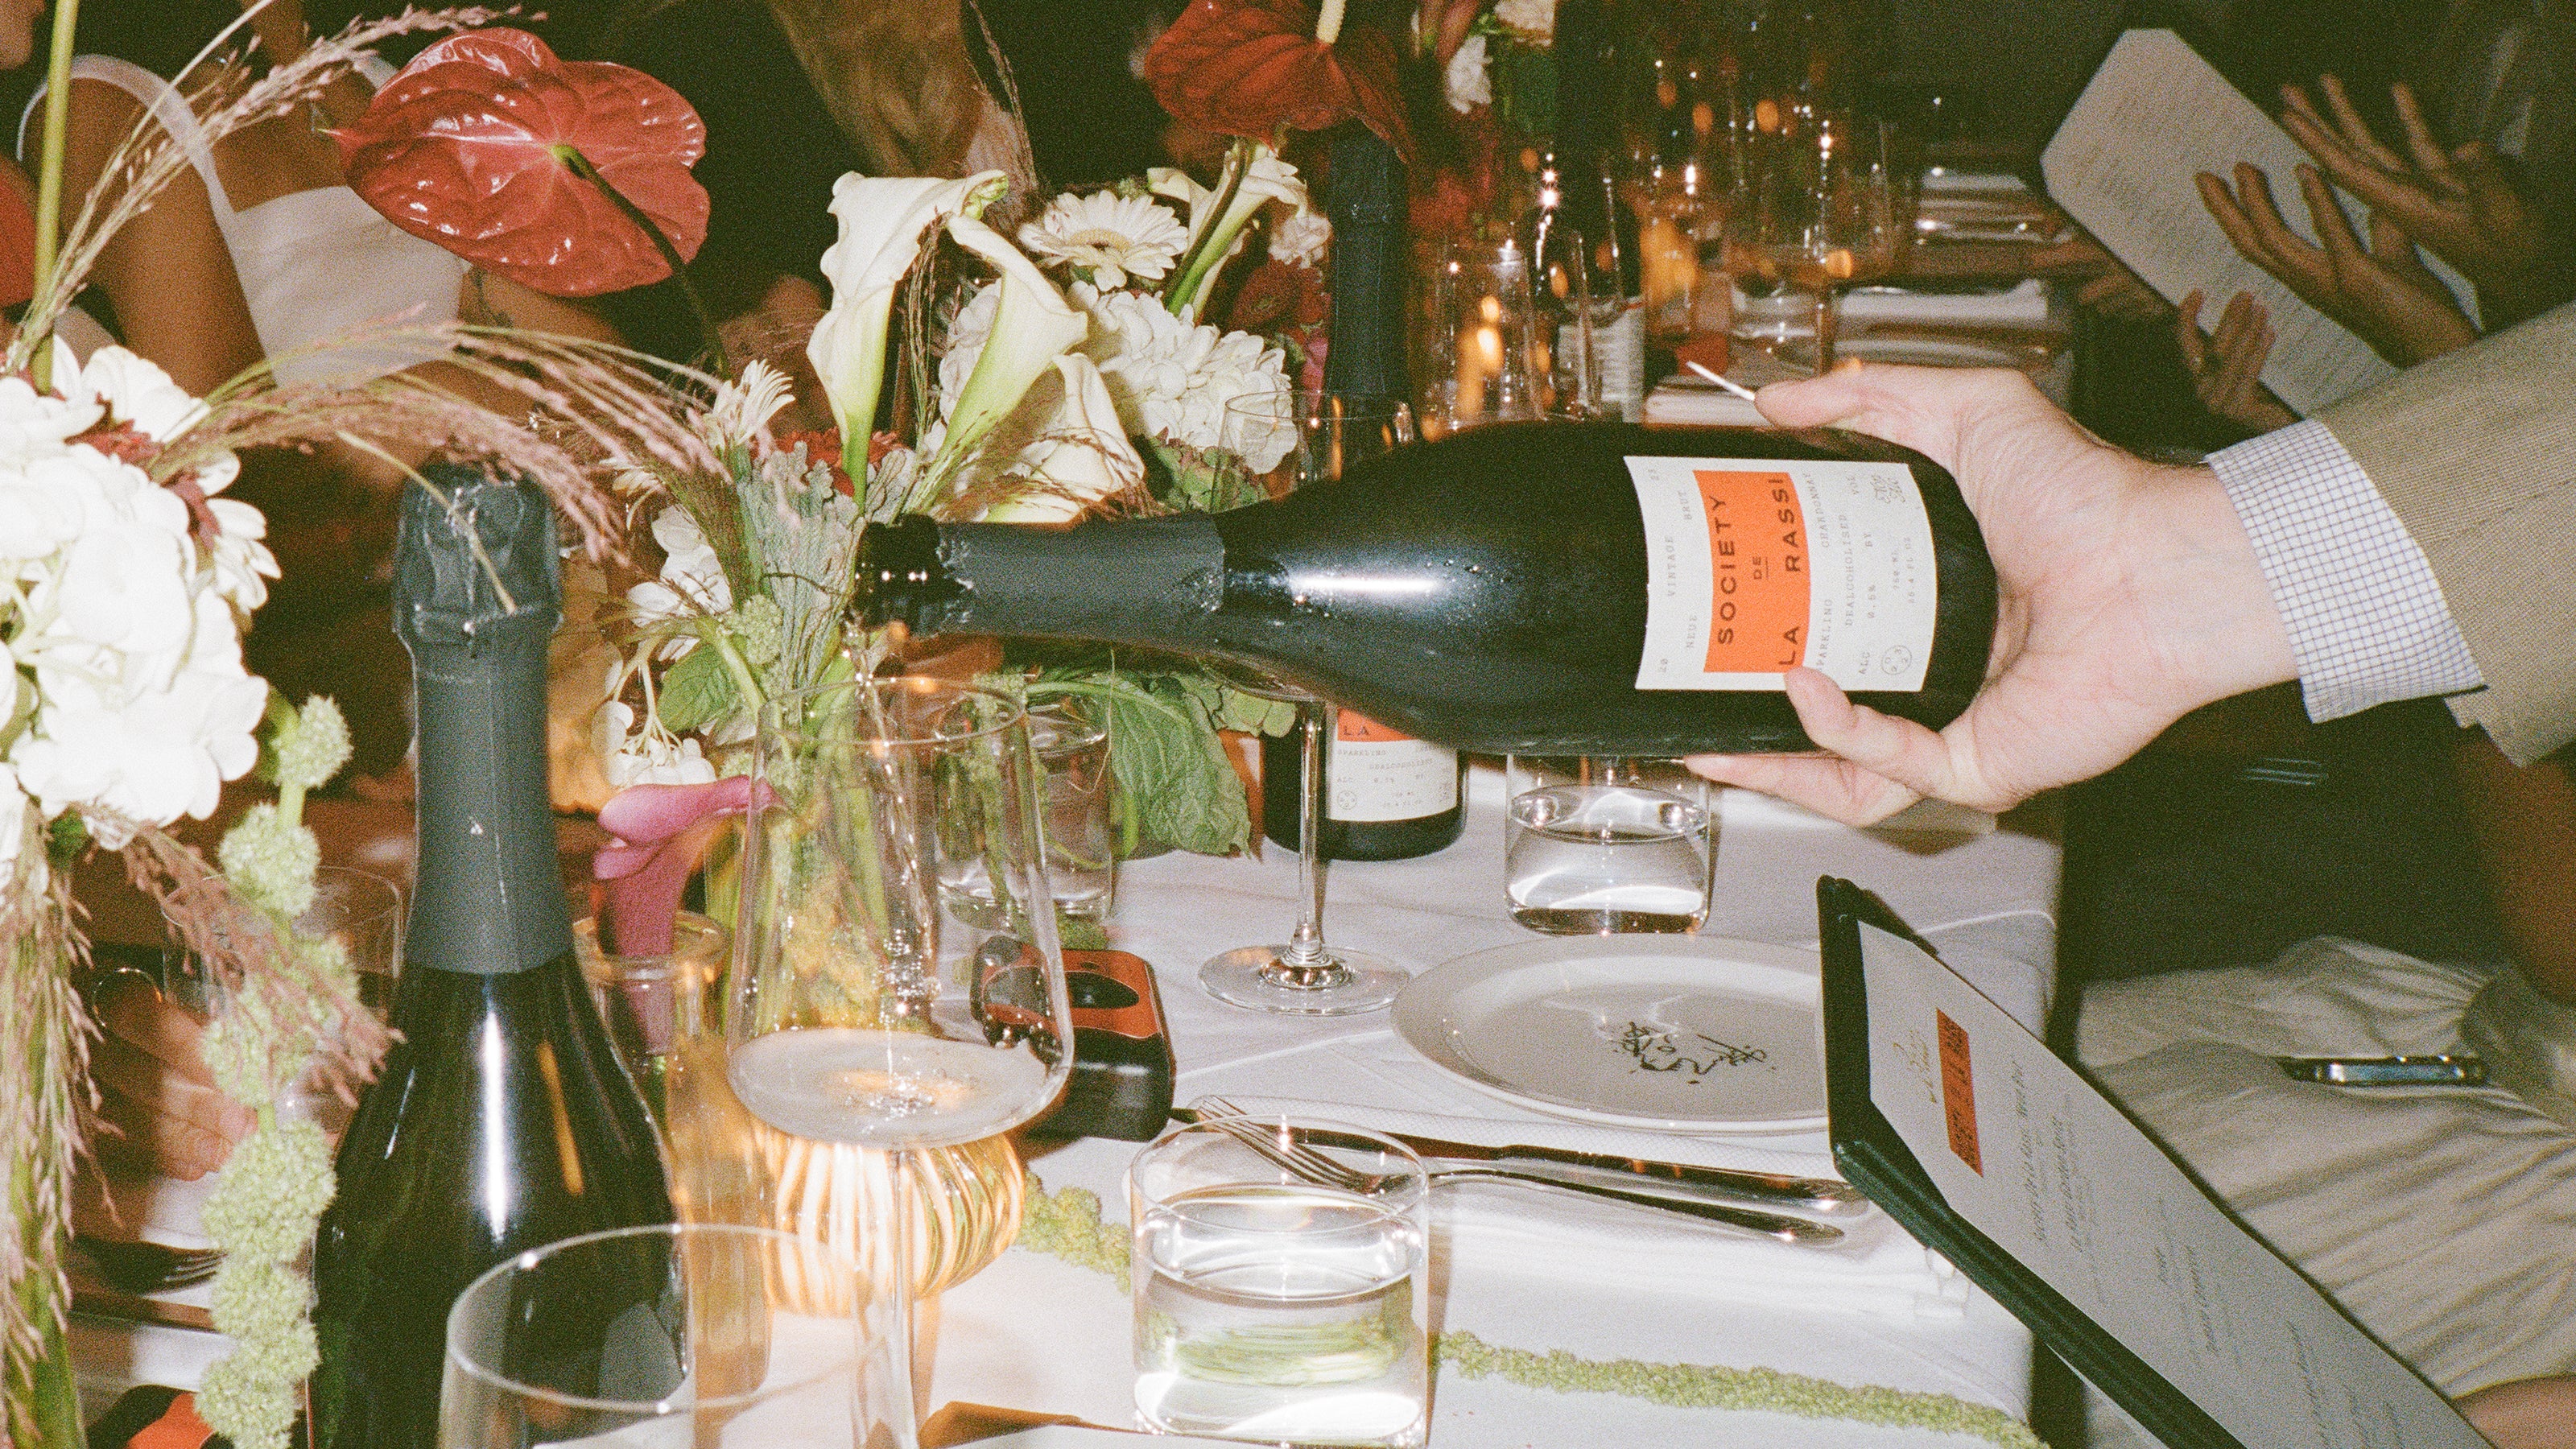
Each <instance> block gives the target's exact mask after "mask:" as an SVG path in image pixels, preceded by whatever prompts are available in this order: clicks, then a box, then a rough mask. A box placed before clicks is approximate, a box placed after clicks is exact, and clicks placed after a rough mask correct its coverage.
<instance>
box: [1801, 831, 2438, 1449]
mask: <svg viewBox="0 0 2576 1449" xmlns="http://www.w3.org/2000/svg"><path fill="white" fill-rule="evenodd" d="M1818 900H1819V905H1820V908H1821V911H1822V914H1823V917H1824V997H1825V1053H1826V1091H1827V1099H1828V1106H1829V1110H1830V1113H1831V1117H1832V1134H1833V1144H1834V1154H1835V1157H1836V1158H1837V1160H1838V1161H1840V1162H1841V1164H1842V1167H1843V1170H1844V1172H1845V1174H1846V1175H1847V1176H1849V1177H1850V1178H1851V1180H1852V1182H1853V1183H1854V1184H1855V1185H1857V1186H1859V1187H1860V1188H1861V1189H1862V1190H1863V1191H1865V1192H1867V1193H1869V1195H1870V1196H1871V1197H1872V1198H1873V1199H1875V1200H1876V1201H1877V1202H1878V1203H1879V1205H1880V1206H1882V1207H1884V1208H1886V1209H1887V1210H1888V1211H1889V1212H1890V1213H1891V1214H1892V1215H1893V1216H1895V1217H1896V1219H1897V1220H1898V1221H1899V1222H1902V1223H1903V1224H1904V1225H1905V1226H1906V1227H1907V1228H1908V1229H1909V1230H1910V1231H1912V1232H1913V1233H1914V1235H1915V1236H1916V1237H1918V1238H1920V1239H1922V1240H1923V1242H1925V1243H1926V1244H1927V1245H1929V1246H1931V1247H1932V1248H1934V1249H1935V1250H1937V1251H1940V1252H1942V1253H1945V1254H1947V1255H1948V1256H1949V1257H1950V1258H1951V1260H1952V1261H1953V1262H1954V1263H1956V1264H1957V1265H1958V1266H1959V1268H1960V1269H1961V1271H1963V1272H1965V1273H1967V1274H1968V1275H1969V1276H1970V1277H1971V1278H1973V1279H1975V1280H1976V1281H1977V1283H1978V1284H1979V1285H1980V1286H1982V1287H1983V1288H1985V1289H1986V1291H1988V1292H1989V1293H1992V1294H1993V1295H1994V1296H1995V1298H1996V1299H1997V1300H1998V1301H2000V1302H2002V1303H2003V1304H2004V1306H2005V1307H2007V1308H2009V1309H2011V1310H2012V1311H2013V1312H2014V1313H2015V1314H2016V1315H2018V1316H2019V1317H2020V1318H2021V1319H2022V1320H2023V1321H2024V1322H2025V1323H2027V1324H2028V1325H2029V1326H2030V1328H2031V1330H2032V1332H2034V1333H2036V1334H2037V1335H2039V1337H2040V1338H2041V1339H2042V1340H2043V1341H2045V1342H2047V1343H2048V1344H2049V1346H2050V1347H2051V1348H2053V1349H2055V1350H2056V1351H2057V1353H2058V1354H2059V1356H2060V1357H2062V1358H2064V1359H2065V1360H2066V1361H2067V1362H2068V1363H2069V1364H2070V1365H2072V1366H2073V1367H2074V1368H2075V1369H2076V1370H2077V1371H2078V1372H2081V1373H2082V1374H2084V1376H2085V1377H2086V1378H2088V1379H2091V1380H2092V1381H2093V1383H2094V1384H2095V1385H2096V1386H2097V1387H2099V1388H2100V1389H2101V1390H2102V1391H2103V1392H2104V1393H2106V1394H2108V1395H2109V1396H2110V1397H2111V1398H2113V1399H2114V1400H2116V1401H2117V1402H2118V1403H2119V1404H2120V1405H2121V1407H2122V1408H2124V1409H2126V1410H2127V1411H2128V1412H2129V1414H2130V1416H2131V1417H2132V1418H2134V1419H2135V1420H2137V1422H2138V1423H2139V1424H2140V1425H2141V1426H2142V1427H2144V1428H2145V1429H2147V1430H2148V1432H2150V1433H2152V1434H2154V1435H2155V1436H2156V1437H2157V1438H2159V1439H2160V1440H2162V1441H2163V1442H2164V1443H2165V1444H2167V1445H2169V1446H2173V1449H2198V1446H2204V1445H2206V1446H2245V1449H2309V1446H2313V1449H2357V1446H2370V1449H2434V1446H2439V1449H2486V1440H2485V1439H2484V1438H2482V1437H2480V1436H2479V1434H2478V1433H2477V1431H2476V1430H2474V1429H2472V1428H2471V1427H2469V1424H2468V1421H2466V1420H2465V1419H2462V1418H2461V1417H2460V1416H2459V1414H2458V1413H2457V1412H2456V1411H2455V1410H2453V1409H2452V1408H2451V1407H2450V1405H2449V1404H2448V1403H2447V1402H2446V1401H2444V1399H2443V1398H2442V1396H2441V1395H2440V1394H2439V1393H2437V1392H2435V1390H2434V1389H2433V1387H2432V1386H2431V1385H2430V1384H2428V1383H2426V1382H2425V1381H2424V1380H2423V1379H2422V1378H2421V1377H2420V1376H2418V1375H2417V1374H2416V1373H2415V1372H2414V1371H2413V1370H2412V1369H2410V1368H2408V1367H2407V1366H2406V1365H2405V1364H2404V1363H2402V1362H2400V1361H2399V1360H2398V1359H2397V1358H2396V1357H2395V1356H2394V1355H2392V1354H2390V1353H2389V1352H2388V1350H2387V1349H2385V1348H2383V1347H2381V1346H2380V1345H2379V1343H2378V1342H2377V1341H2375V1340H2374V1339H2372V1338H2371V1337H2370V1335H2369V1334H2368V1333H2366V1332H2364V1331H2363V1330H2362V1328H2361V1327H2360V1326H2359V1325H2357V1324H2355V1323H2354V1322H2353V1321H2352V1320H2351V1319H2350V1318H2348V1317H2346V1316H2345V1315H2344V1314H2343V1312H2342V1311H2341V1310H2340V1309H2338V1308H2337V1307H2336V1306H2335V1305H2334V1303H2333V1302H2332V1301H2331V1300H2329V1299H2328V1298H2327V1297H2326V1296H2325V1295H2324V1294H2323V1293H2321V1292H2319V1291H2318V1290H2317V1289H2316V1287H2315V1286H2314V1285H2312V1284H2310V1283H2309V1282H2308V1280H2307V1279H2305V1278H2303V1277H2301V1276H2300V1275H2299V1273H2298V1271H2297V1270H2296V1269H2295V1268H2293V1267H2292V1266H2291V1265H2290V1264H2289V1263H2288V1262H2287V1261H2285V1260H2284V1259H2282V1258H2281V1257H2280V1256H2279V1255H2278V1254H2276V1253H2274V1252H2273V1251H2272V1250H2271V1249H2270V1248H2269V1247H2267V1246H2265V1245H2264V1244H2263V1243H2262V1242H2261V1241H2260V1240H2259V1239H2257V1238H2255V1237H2254V1236H2253V1235H2252V1234H2251V1233H2249V1232H2247V1231H2246V1230H2245V1229H2244V1228H2243V1227H2242V1226H2240V1225H2239V1224H2238V1223H2237V1222H2236V1220H2235V1219H2234V1218H2232V1217H2230V1216H2229V1215H2228V1214H2227V1212H2226V1210H2225V1209H2224V1208H2222V1207H2221V1206H2220V1205H2219V1204H2218V1203H2217V1202H2216V1201H2215V1200H2214V1199H2212V1198H2211V1197H2210V1195H2209V1194H2208V1193H2207V1192H2206V1191H2205V1190H2204V1189H2203V1188H2202V1187H2201V1186H2200V1185H2199V1184H2198V1183H2197V1182H2195V1181H2194V1180H2193V1179H2192V1178H2191V1176H2190V1175H2189V1174H2187V1173H2186V1172H2185V1171H2184V1170H2183V1169H2182V1168H2181V1167H2180V1166H2179V1165H2177V1164H2176V1163H2175V1161H2174V1160H2173V1159H2172V1158H2171V1157H2169V1156H2167V1155H2166V1153H2165V1152H2164V1150H2163V1149H2162V1148H2161V1147H2159V1146H2158V1145H2157V1144H2156V1143H2155V1141H2154V1140H2153V1139H2151V1138H2149V1137H2148V1136H2147V1134H2146V1133H2145V1132H2143V1131H2141V1130H2140V1129H2139V1128H2138V1126H2137V1125H2136V1124H2135V1123H2133V1122H2131V1121H2130V1120H2129V1118H2128V1117H2127V1116H2125V1115H2123V1114H2122V1113H2121V1111H2120V1110H2119V1108H2117V1107H2116V1106H2114V1105H2112V1103H2111V1101H2110V1099H2108V1098H2107V1097H2105V1096H2103V1095H2102V1093H2101V1092H2100V1091H2099V1090H2098V1089H2097V1088H2095V1087H2094V1086H2093V1085H2092V1084H2091V1083H2090V1082H2088V1081H2086V1080H2085V1079H2084V1077H2083V1076H2082V1075H2081V1074H2079V1073H2078V1072H2077V1071H2076V1070H2075V1069H2074V1068H2072V1067H2070V1066H2068V1065H2067V1064H2066V1063H2065V1062H2063V1061H2061V1060H2060V1059H2059V1058H2058V1057H2057V1055H2056V1054H2055V1053H2053V1052H2051V1051H2050V1050H2049V1049H2048V1048H2047V1047H2046V1046H2045V1045H2044V1044H2042V1043H2041V1042H2040V1040H2039V1039H2038V1038H2037V1037H2034V1036H2032V1035H2031V1034H2030V1032H2029V1031H2028V1030H2027V1029H2026V1028H2024V1027H2023V1026H2022V1025H2021V1024H2020V1023H2018V1022H2016V1021H2014V1020H2013V1019H2012V1018H2011V1017H2009V1016H2007V1015H2005V1014H2004V1012H2003V1011H2002V1009H2001V1008H1999V1007H1997V1006H1995V1005H1994V1004H1993V1003H1992V1002H1990V1001H1988V1000H1986V999H1985V998H1984V997H1983V996H1981V995H1979V994H1978V993H1977V991H1976V990H1975V988H1973V987H1971V986H1970V985H1969V984H1968V983H1967V981H1966V980H1964V979H1963V978H1961V977H1960V976H1959V975H1957V974H1956V973H1954V972H1953V971H1951V970H1950V968H1949V967H1947V966H1945V965H1943V964H1942V963H1941V960H1940V958H1939V957H1937V956H1935V955H1933V954H1932V953H1931V952H1930V951H1928V950H1926V949H1924V948H1923V947H1922V945H1920V944H1919V943H1918V942H1917V941H1916V940H1915V939H1913V938H1912V936H1911V933H1910V932H1908V931H1906V929H1905V927H1904V925H1903V924H1902V923H1901V922H1899V921H1897V920H1896V919H1895V918H1894V917H1893V916H1892V915H1889V914H1888V913H1887V912H1886V910H1885V908H1884V907H1882V906H1880V905H1879V904H1878V903H1877V902H1876V900H1875V899H1874V898H1872V897H1870V896H1869V895H1868V894H1867V893H1866V892H1864V891H1861V890H1859V889H1858V888H1856V887H1854V886H1852V885H1850V884H1849V883H1847V882H1842V881H1834V880H1827V881H1824V882H1821V883H1820V884H1819V886H1818Z"/></svg>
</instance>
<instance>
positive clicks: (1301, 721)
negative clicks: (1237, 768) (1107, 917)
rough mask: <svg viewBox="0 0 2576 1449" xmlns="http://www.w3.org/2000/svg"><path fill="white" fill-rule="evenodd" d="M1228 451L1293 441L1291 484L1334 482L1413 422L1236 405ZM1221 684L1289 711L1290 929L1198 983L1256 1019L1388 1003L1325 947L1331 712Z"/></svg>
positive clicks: (1373, 983)
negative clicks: (1293, 742) (1294, 764)
mask: <svg viewBox="0 0 2576 1449" xmlns="http://www.w3.org/2000/svg"><path fill="white" fill-rule="evenodd" d="M1226 435H1227V443H1228V445H1229V451H1232V452H1234V453H1235V454H1236V456H1238V457H1244V456H1250V457H1252V458H1254V459H1255V460H1256V461H1257V460H1258V459H1260V458H1263V457H1268V456H1274V455H1275V452H1274V450H1275V447H1276V443H1277V440H1278V439H1280V438H1282V437H1294V438H1295V440H1296V442H1295V445H1294V447H1293V448H1292V449H1291V450H1290V452H1289V453H1288V455H1287V461H1288V463H1290V464H1292V465H1293V466H1294V468H1295V472H1296V481H1297V482H1298V483H1299V484H1301V485H1302V484H1306V483H1314V482H1321V481H1329V480H1333V479H1338V478H1339V477H1340V476H1341V475H1342V472H1343V470H1344V469H1346V468H1350V467H1354V466H1357V465H1358V464H1361V463H1364V462H1366V461H1368V460H1369V459H1371V458H1374V457H1377V456H1378V455H1379V454H1382V453H1384V452H1386V451H1387V450H1389V449H1391V448H1394V447H1397V446H1400V445H1402V444H1405V443H1409V442H1411V441H1413V415H1412V412H1411V410H1410V409H1408V408H1407V407H1406V406H1405V405H1404V404H1403V403H1401V402H1392V401H1388V402H1368V401H1361V400H1354V399H1347V398H1331V397H1328V398H1323V399H1319V400H1318V401H1317V402H1316V403H1315V404H1314V405H1312V406H1311V407H1307V408H1304V409H1300V408H1299V407H1297V405H1296V403H1295V400H1294V399H1292V398H1290V397H1287V396H1285V395H1273V394H1262V395H1257V396H1254V397H1250V398H1238V399H1236V400H1235V401H1234V402H1232V403H1229V404H1227V406H1226ZM1217 667H1218V669H1219V671H1220V672H1221V673H1223V674H1224V675H1225V676H1226V681H1227V683H1228V684H1230V685H1232V686H1233V687H1234V688H1236V689H1240V690H1242V691H1244V692H1245V693H1247V694H1255V695H1259V696H1260V697H1262V698H1264V699H1275V700H1281V701H1284V702H1286V703H1289V704H1293V705H1295V706H1296V707H1297V732H1298V763H1299V770H1298V790H1297V925H1296V928H1295V929H1294V930H1293V931H1291V932H1290V933H1289V936H1288V939H1287V940H1286V941H1285V942H1282V943H1280V944H1277V945H1269V946H1240V947H1237V948H1235V949H1234V950H1231V951H1226V952H1222V953H1220V954H1218V955H1216V956H1213V957H1210V958H1209V959H1208V962H1207V964H1205V965H1204V966H1201V967H1200V968H1199V984H1201V985H1202V986H1205V987H1206V988H1207V989H1208V994H1209V995H1211V996H1214V997H1215V998H1217V999H1218V1000H1219V1001H1224V1002H1229V1003H1231V1004H1233V1005H1236V1006H1243V1007H1250V1008H1251V1009H1253V1010H1255V1011H1278V1012H1289V1013H1294V1014H1298V1015H1304V1016H1348V1015H1353V1014H1355V1013H1358V1012H1363V1011H1375V1010H1378V1009H1379V1008H1381V1007H1383V1006H1385V1005H1387V1004H1388V1003H1389V1002H1392V1001H1393V1000H1395V993H1396V992H1397V991H1398V990H1400V989H1401V988H1402V987H1403V985H1404V983H1405V981H1406V980H1407V979H1408V977H1407V975H1406V973H1405V971H1404V970H1403V968H1401V967H1399V966H1397V965H1395V964H1394V963H1393V962H1391V961H1387V960H1385V959H1384V958H1382V957H1378V956H1374V955H1369V954H1367V953H1364V952H1359V951H1353V950H1350V949H1348V948H1346V947H1339V946H1328V945H1326V944H1325V943H1324V868H1323V856H1322V849H1321V838H1322V836H1323V826H1324V821H1323V813H1324V812H1323V788H1324V787H1323V779H1324V739H1325V737H1326V732H1327V731H1330V730H1331V729H1333V727H1334V722H1335V717H1336V711H1335V709H1334V707H1333V705H1332V704H1331V703H1330V702H1329V701H1326V700H1322V699H1318V698H1316V697H1315V696H1314V695H1313V694H1310V693H1308V692H1307V691H1305V690H1303V689H1300V688H1299V687H1297V685H1295V684H1294V683H1291V682H1289V681H1287V680H1283V679H1280V678H1278V677H1276V676H1274V675H1271V674H1268V673H1266V672H1263V671H1261V670H1258V669H1255V668H1253V667H1251V666H1249V665H1245V664H1241V663H1238V662H1234V661H1218V663H1217Z"/></svg>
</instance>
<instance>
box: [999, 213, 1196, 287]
mask: <svg viewBox="0 0 2576 1449" xmlns="http://www.w3.org/2000/svg"><path fill="white" fill-rule="evenodd" d="M1189 240H1190V234H1189V233H1188V232H1186V231H1184V230H1182V229H1181V224H1180V222H1179V221H1178V220H1177V219H1175V218H1174V217H1173V215H1172V213H1171V212H1170V211H1169V210H1167V209H1165V208H1164V207H1163V206H1162V205H1160V204H1159V203H1157V202H1155V201H1153V200H1151V199H1150V198H1147V197H1142V196H1121V195H1119V194H1118V193H1117V192H1115V191H1095V192H1093V193H1091V194H1090V195H1089V196H1075V195H1073V194H1072V193H1071V192H1067V193H1066V194H1064V195H1062V196H1059V197H1057V198H1056V199H1055V200H1053V201H1051V202H1049V203H1047V209H1046V213H1045V214H1044V215H1042V216H1040V217H1039V218H1038V219H1037V220H1035V221H1033V222H1030V223H1029V224H1028V225H1026V226H1023V227H1021V228H1020V245H1021V246H1023V247H1026V248H1028V250H1029V253H1030V255H1032V256H1034V257H1036V258H1037V259H1038V261H1039V262H1040V263H1041V264H1042V265H1045V266H1050V267H1053V266H1072V267H1079V268H1083V269H1086V270H1088V271H1089V272H1090V274H1091V284H1092V285H1093V286H1095V287H1098V288H1100V289H1101V290H1103V291H1115V290H1116V289H1118V288H1120V287H1124V286H1126V285H1127V279H1128V278H1130V277H1141V278H1144V279H1145V280H1147V281H1152V280H1154V279H1156V278H1158V277H1160V276H1162V275H1163V274H1164V273H1165V272H1168V271H1170V270H1171V269H1172V262H1173V260H1174V259H1175V258H1177V257H1178V256H1180V254H1181V249H1182V248H1183V247H1185V246H1187V245H1189Z"/></svg>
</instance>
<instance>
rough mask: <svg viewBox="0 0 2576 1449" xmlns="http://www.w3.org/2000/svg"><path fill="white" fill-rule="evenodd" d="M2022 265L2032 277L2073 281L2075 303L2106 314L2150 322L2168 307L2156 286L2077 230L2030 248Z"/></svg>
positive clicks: (2168, 309) (2164, 312) (2162, 313)
mask: <svg viewBox="0 0 2576 1449" xmlns="http://www.w3.org/2000/svg"><path fill="white" fill-rule="evenodd" d="M2022 264H2023V265H2024V266H2025V267H2026V268H2027V269H2028V270H2029V271H2030V272H2031V273H2032V274H2033V275H2035V276H2043V277H2058V278H2063V279H2065V280H2068V281H2072V282H2075V283H2076V284H2077V285H2076V288H2075V300H2076V302H2077V303H2078V304H2080V305H2082V306H2086V307H2090V308H2092V309H2093V310H2095V311H2097V312H2100V313H2102V314H2103V315H2105V316H2109V317H2119V318H2124V319H2126V320H2129V321H2132V322H2147V321H2153V320H2154V319H2156V318H2158V317H2162V316H2164V315H2165V314H2166V313H2167V312H2168V311H2170V310H2171V308H2169V307H2168V306H2167V305H2166V303H2165V299H2164V298H2162V297H2160V296H2158V295H2156V289H2155V288H2153V287H2150V286H2148V285H2147V284H2146V283H2145V282H2144V281H2141V280H2140V279H2139V277H2138V274H2137V273H2135V272H2133V271H2130V270H2129V269H2128V268H2127V267H2126V266H2124V265H2122V264H2121V262H2120V259H2119V258H2118V257H2115V256H2113V255H2111V251H2110V248H2108V247H2105V246H2103V245H2102V244H2101V243H2100V242H2098V241H2095V240H2094V239H2093V238H2092V237H2091V236H2090V235H2089V234H2086V233H2083V232H2078V233H2077V234H2076V235H2075V236H2073V237H2071V238H2069V239H2068V240H2066V241H2062V242H2056V243H2052V244H2051V245H2048V246H2044V247H2033V248H2032V249H2031V250H2030V252H2029V254H2028V255H2026V256H2025V257H2023V259H2022Z"/></svg>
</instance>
